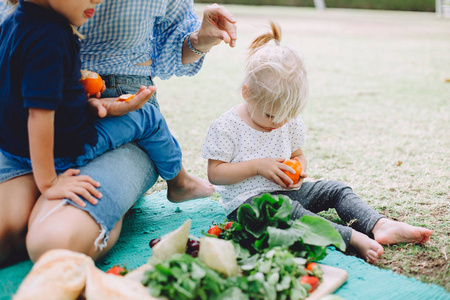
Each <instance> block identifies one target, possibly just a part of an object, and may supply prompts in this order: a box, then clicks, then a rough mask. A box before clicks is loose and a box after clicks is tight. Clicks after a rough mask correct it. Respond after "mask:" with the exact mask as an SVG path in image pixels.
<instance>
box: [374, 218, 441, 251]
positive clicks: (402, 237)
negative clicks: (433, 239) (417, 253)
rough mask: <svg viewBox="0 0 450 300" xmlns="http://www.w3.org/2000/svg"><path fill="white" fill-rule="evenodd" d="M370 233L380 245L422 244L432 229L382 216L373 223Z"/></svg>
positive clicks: (431, 232) (428, 237)
mask: <svg viewBox="0 0 450 300" xmlns="http://www.w3.org/2000/svg"><path fill="white" fill-rule="evenodd" d="M372 233H373V236H374V237H375V240H376V241H377V242H378V243H380V244H382V245H389V244H397V243H414V244H421V245H422V244H425V243H426V242H427V241H428V240H429V239H430V236H431V235H432V234H433V230H430V229H426V228H423V227H416V226H412V225H409V224H406V223H403V222H397V221H394V220H389V219H387V218H382V219H380V220H378V222H377V223H376V224H375V226H374V227H373V230H372Z"/></svg>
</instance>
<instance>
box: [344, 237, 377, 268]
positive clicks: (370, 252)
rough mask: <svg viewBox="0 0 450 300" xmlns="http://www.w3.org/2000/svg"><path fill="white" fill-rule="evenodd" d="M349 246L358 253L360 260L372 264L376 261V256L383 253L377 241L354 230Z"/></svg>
mask: <svg viewBox="0 0 450 300" xmlns="http://www.w3.org/2000/svg"><path fill="white" fill-rule="evenodd" d="M350 245H352V246H353V247H354V248H355V249H356V251H358V253H359V254H360V255H361V257H362V258H364V259H365V260H366V261H367V262H369V263H372V264H373V263H375V262H376V261H377V258H378V256H380V255H381V254H383V253H384V250H383V246H381V245H380V244H379V243H378V242H377V241H375V240H372V239H371V238H370V237H368V236H367V235H365V234H363V233H361V232H359V231H356V230H352V235H351V237H350Z"/></svg>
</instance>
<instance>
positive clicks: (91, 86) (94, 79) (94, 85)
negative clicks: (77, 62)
mask: <svg viewBox="0 0 450 300" xmlns="http://www.w3.org/2000/svg"><path fill="white" fill-rule="evenodd" d="M80 82H81V84H82V85H83V87H84V90H85V92H86V93H88V94H90V95H95V94H97V93H98V92H100V91H101V90H102V88H103V80H102V78H101V77H100V75H98V74H97V73H95V72H91V71H88V70H81V79H80Z"/></svg>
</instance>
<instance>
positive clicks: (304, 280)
mask: <svg viewBox="0 0 450 300" xmlns="http://www.w3.org/2000/svg"><path fill="white" fill-rule="evenodd" d="M300 284H307V285H309V286H310V287H311V288H310V289H309V291H308V293H312V292H314V290H315V289H316V287H317V286H318V285H319V278H317V277H315V276H309V275H307V276H302V277H301V278H300Z"/></svg>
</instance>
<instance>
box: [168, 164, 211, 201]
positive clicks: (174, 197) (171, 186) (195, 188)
mask: <svg viewBox="0 0 450 300" xmlns="http://www.w3.org/2000/svg"><path fill="white" fill-rule="evenodd" d="M212 193H214V187H213V186H212V184H211V183H210V182H209V181H208V180H205V179H201V178H198V177H196V176H194V175H190V174H188V173H187V172H186V171H185V170H184V168H182V169H181V171H180V173H178V175H177V176H176V177H175V178H174V179H171V180H168V181H167V199H169V201H171V202H182V201H187V200H193V199H198V198H205V197H209V196H211V195H212Z"/></svg>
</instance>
